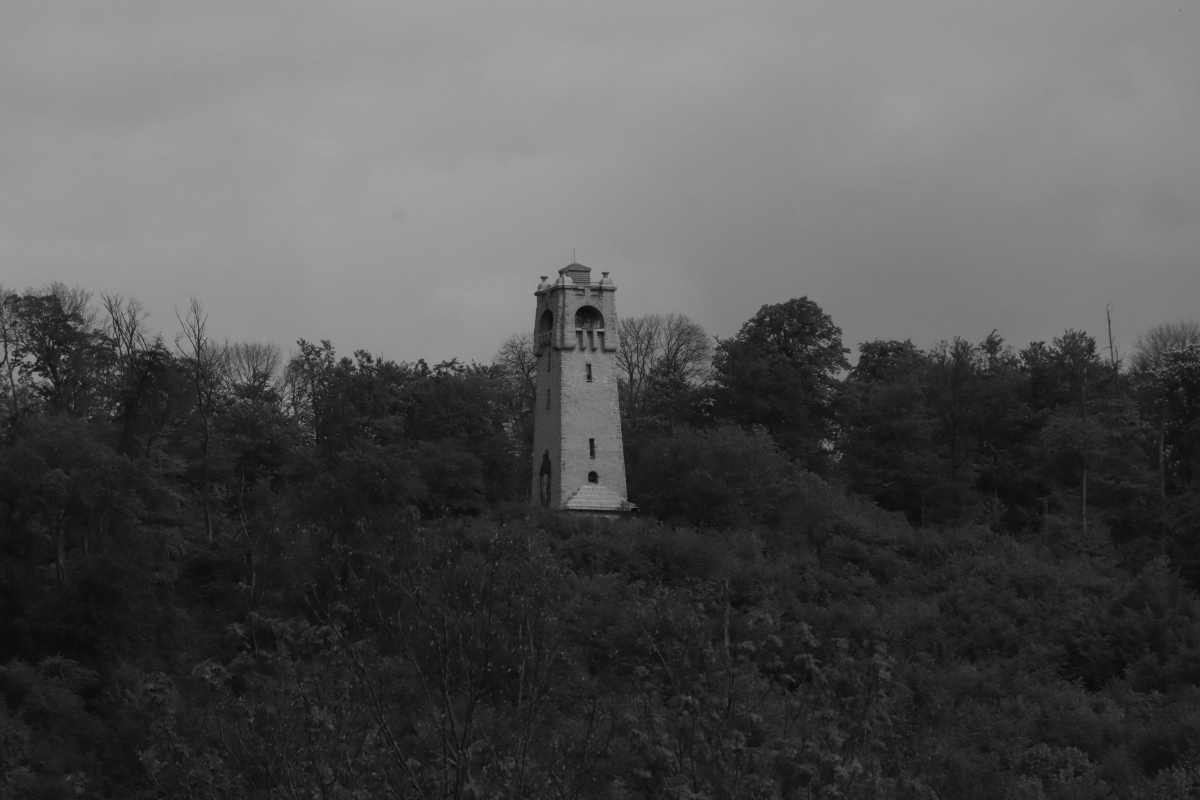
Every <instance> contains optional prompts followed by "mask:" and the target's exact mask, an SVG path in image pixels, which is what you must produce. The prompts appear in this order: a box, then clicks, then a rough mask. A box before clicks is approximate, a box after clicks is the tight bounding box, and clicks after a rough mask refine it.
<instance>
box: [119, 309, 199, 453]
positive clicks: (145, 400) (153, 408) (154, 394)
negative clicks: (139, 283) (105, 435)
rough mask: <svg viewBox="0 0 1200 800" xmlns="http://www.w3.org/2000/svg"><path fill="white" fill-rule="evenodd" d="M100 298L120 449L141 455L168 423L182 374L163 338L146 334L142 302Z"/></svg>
mask: <svg viewBox="0 0 1200 800" xmlns="http://www.w3.org/2000/svg"><path fill="white" fill-rule="evenodd" d="M100 297H101V300H102V303H103V306H104V310H105V312H107V314H108V324H107V334H108V338H109V341H110V342H111V344H112V347H113V359H114V366H113V376H112V379H111V386H110V389H109V395H110V396H109V404H110V410H109V413H110V415H111V416H112V418H113V420H114V421H115V422H116V423H117V424H118V425H119V426H120V430H121V434H120V439H119V443H118V445H117V449H118V450H120V451H121V452H122V453H125V454H127V455H134V454H135V453H136V452H138V451H139V450H142V452H143V453H145V452H147V451H148V450H149V447H150V444H151V443H152V442H153V440H154V438H155V436H156V435H157V433H158V432H159V431H161V429H162V427H163V425H164V424H165V423H166V420H167V417H168V415H169V413H170V411H171V406H172V402H171V401H172V399H173V398H178V396H179V394H180V391H179V389H180V386H179V382H178V381H177V380H173V379H172V378H173V374H174V375H177V374H178V370H176V369H174V367H175V363H174V359H173V358H172V356H171V353H170V352H169V351H168V350H167V348H166V347H165V346H164V345H163V341H162V336H161V334H160V335H157V336H154V337H153V338H151V336H150V334H149V333H148V332H147V330H146V326H145V321H146V317H147V316H148V315H147V314H146V313H145V311H144V310H143V309H142V304H141V303H139V302H138V301H137V300H135V299H133V298H132V297H131V298H124V297H122V296H121V295H119V294H111V295H110V294H101V295H100ZM175 405H178V404H175ZM141 435H144V436H145V447H144V449H143V448H139V447H136V446H135V445H136V440H137V437H138V436H141Z"/></svg>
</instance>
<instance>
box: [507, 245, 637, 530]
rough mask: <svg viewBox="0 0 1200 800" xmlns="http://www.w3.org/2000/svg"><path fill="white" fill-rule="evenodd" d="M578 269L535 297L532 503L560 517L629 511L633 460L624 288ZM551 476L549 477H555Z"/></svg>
mask: <svg viewBox="0 0 1200 800" xmlns="http://www.w3.org/2000/svg"><path fill="white" fill-rule="evenodd" d="M603 276H604V277H603V278H602V279H601V280H600V282H599V283H592V281H591V270H590V269H589V268H588V267H585V266H583V265H582V264H571V265H570V266H567V267H563V268H562V269H561V270H559V271H558V279H557V280H555V281H554V282H553V283H548V282H547V281H546V279H545V278H542V283H541V285H540V286H539V287H538V290H537V292H535V295H536V297H537V313H536V314H535V316H534V352H535V353H536V354H537V358H538V374H537V402H536V404H535V416H534V433H533V481H532V491H531V493H530V499H531V502H533V503H534V504H543V505H546V506H547V507H549V508H553V509H556V510H570V511H588V512H621V511H628V510H629V509H630V506H629V503H628V502H627V501H626V497H627V494H626V489H625V453H624V450H623V448H622V443H621V411H620V404H619V401H618V398H617V378H618V371H617V358H616V357H617V308H616V302H615V293H616V286H614V285H613V282H612V280H611V279H609V277H608V273H607V272H605V273H603ZM547 474H548V477H547Z"/></svg>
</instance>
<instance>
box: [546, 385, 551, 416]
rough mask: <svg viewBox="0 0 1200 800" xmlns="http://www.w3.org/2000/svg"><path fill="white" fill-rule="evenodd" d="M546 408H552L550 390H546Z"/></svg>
mask: <svg viewBox="0 0 1200 800" xmlns="http://www.w3.org/2000/svg"><path fill="white" fill-rule="evenodd" d="M546 410H547V411H549V410H550V390H549V389H547V390H546Z"/></svg>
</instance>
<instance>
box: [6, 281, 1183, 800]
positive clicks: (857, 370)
mask: <svg viewBox="0 0 1200 800" xmlns="http://www.w3.org/2000/svg"><path fill="white" fill-rule="evenodd" d="M172 323H173V325H172V328H173V329H172V330H168V331H165V332H162V333H158V332H155V331H153V330H152V329H151V328H150V327H149V322H148V319H147V314H146V312H145V310H144V308H143V307H142V305H141V304H140V303H139V302H138V301H137V300H135V299H133V298H130V297H123V296H120V295H110V294H100V295H99V296H93V295H92V294H91V293H89V292H88V291H87V290H85V289H82V288H78V287H75V288H72V287H67V286H64V285H62V284H58V283H54V284H49V285H47V286H45V287H42V288H40V289H28V290H25V291H23V292H21V291H12V290H0V359H2V361H0V408H2V411H0V418H2V420H3V424H2V428H0V696H2V698H3V702H0V797H2V798H46V799H50V798H76V797H84V798H91V797H96V798H101V797H104V798H110V797H111V798H159V797H186V798H297V799H298V798H376V797H399V798H485V797H486V798H554V799H555V800H575V799H576V798H578V799H579V800H583V799H584V798H613V799H614V800H615V799H617V798H659V797H665V798H898V799H899V798H913V799H914V800H917V799H921V800H933V799H934V798H971V800H986V799H989V798H996V799H997V800H1000V799H1001V798H1029V799H1030V800H1035V799H1037V798H1064V799H1065V798H1147V799H1150V800H1153V799H1155V798H1184V797H1196V796H1200V595H1198V594H1197V593H1198V592H1200V325H1197V324H1196V323H1194V322H1188V321H1164V322H1163V323H1161V324H1159V325H1157V326H1155V327H1153V328H1151V329H1150V330H1147V331H1144V332H1142V333H1141V335H1139V336H1138V338H1137V340H1136V341H1135V342H1134V343H1133V344H1131V345H1130V346H1129V347H1128V352H1126V353H1122V352H1121V347H1119V346H1118V345H1117V344H1116V343H1114V342H1113V341H1111V339H1110V340H1109V341H1102V342H1099V343H1098V342H1097V341H1096V339H1095V338H1093V337H1092V336H1090V335H1088V334H1087V333H1084V332H1081V331H1078V330H1073V329H1066V330H1064V331H1063V333H1062V335H1061V336H1058V337H1055V338H1054V339H1052V340H1051V341H1049V342H1032V343H1029V344H1028V345H1026V346H1024V347H1021V348H1018V347H1017V346H1015V345H1012V344H1010V343H1008V342H1006V341H1005V340H1004V339H1003V338H1002V337H1001V336H1000V334H999V333H998V332H992V333H991V334H990V335H988V336H987V337H986V338H985V339H984V340H983V341H981V342H973V341H968V340H965V339H961V338H955V339H953V340H952V341H945V342H940V343H938V344H936V345H935V346H933V347H931V348H929V349H928V350H922V349H920V348H918V347H916V346H914V344H913V343H912V342H911V341H907V340H904V341H901V340H891V341H871V342H863V343H859V344H857V347H856V352H855V353H853V354H852V353H851V350H850V349H849V347H847V346H846V344H845V343H843V341H842V333H841V330H840V329H839V328H838V327H837V325H836V324H835V323H834V321H833V320H832V319H831V318H830V316H829V315H828V314H826V313H825V312H824V311H822V309H821V308H820V307H819V306H818V305H817V303H816V302H814V301H813V300H811V299H809V298H806V297H801V298H798V299H793V300H789V301H787V302H782V303H778V304H768V305H764V306H763V307H762V308H761V309H760V310H759V311H758V313H757V314H755V315H754V316H753V317H752V318H751V319H749V320H747V321H746V322H745V324H744V325H743V326H742V328H741V329H740V331H739V332H738V333H737V334H736V335H734V336H732V337H730V338H728V339H713V338H712V337H710V336H709V335H708V334H707V333H706V332H705V331H704V330H703V329H702V328H701V327H700V326H699V325H697V324H696V323H694V322H693V321H692V320H690V319H689V318H688V317H687V316H685V315H682V314H666V313H664V314H659V315H651V316H645V317H631V318H628V319H624V320H622V321H621V322H620V350H619V353H618V356H617V357H618V360H619V364H620V370H621V374H622V376H623V378H622V381H621V384H620V399H621V413H622V426H623V437H624V444H625V449H626V465H627V472H628V483H629V496H630V500H632V501H633V502H635V503H636V504H637V505H638V507H639V509H640V512H639V514H637V515H636V516H633V517H630V518H626V519H617V520H612V519H602V518H595V517H589V516H576V515H566V514H556V513H553V512H547V511H544V510H543V509H541V508H537V507H534V506H531V505H530V503H529V499H528V498H529V491H530V480H529V478H530V470H531V467H530V465H531V455H530V448H531V437H532V413H533V383H532V379H533V375H534V373H533V369H534V366H535V360H534V359H533V356H532V348H531V341H530V336H529V335H526V334H514V335H513V336H511V337H510V338H509V339H507V340H506V341H504V342H497V343H496V354H495V357H494V358H493V359H492V361H491V363H486V364H480V363H462V362H460V361H458V360H456V359H455V360H450V361H445V362H441V363H437V364H433V365H430V364H428V363H426V362H425V361H423V360H417V361H415V362H396V361H392V360H387V359H383V358H380V357H377V356H373V355H372V354H371V353H369V352H366V351H358V352H355V353H353V354H350V355H343V354H340V353H339V352H338V351H337V350H336V349H335V347H334V345H333V344H332V343H331V342H329V341H321V342H308V341H303V340H302V341H299V342H297V343H296V345H295V347H294V349H293V350H291V351H290V352H289V353H286V354H285V353H284V352H283V351H282V350H281V349H280V348H279V347H277V346H275V345H272V344H262V343H253V342H228V341H227V340H225V339H224V338H222V337H221V335H220V332H219V331H214V330H211V329H210V327H209V325H208V318H207V315H206V312H205V309H204V307H203V306H202V304H201V303H200V302H199V301H197V300H192V301H191V302H190V304H189V305H188V306H186V307H183V308H180V309H178V310H177V311H176V319H174V320H172ZM851 355H855V356H856V357H855V358H854V360H853V364H851V360H850V359H849V356H851Z"/></svg>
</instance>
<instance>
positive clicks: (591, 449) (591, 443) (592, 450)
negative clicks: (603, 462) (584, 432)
mask: <svg viewBox="0 0 1200 800" xmlns="http://www.w3.org/2000/svg"><path fill="white" fill-rule="evenodd" d="M588 455H589V456H591V457H592V458H595V457H596V440H595V439H588Z"/></svg>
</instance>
